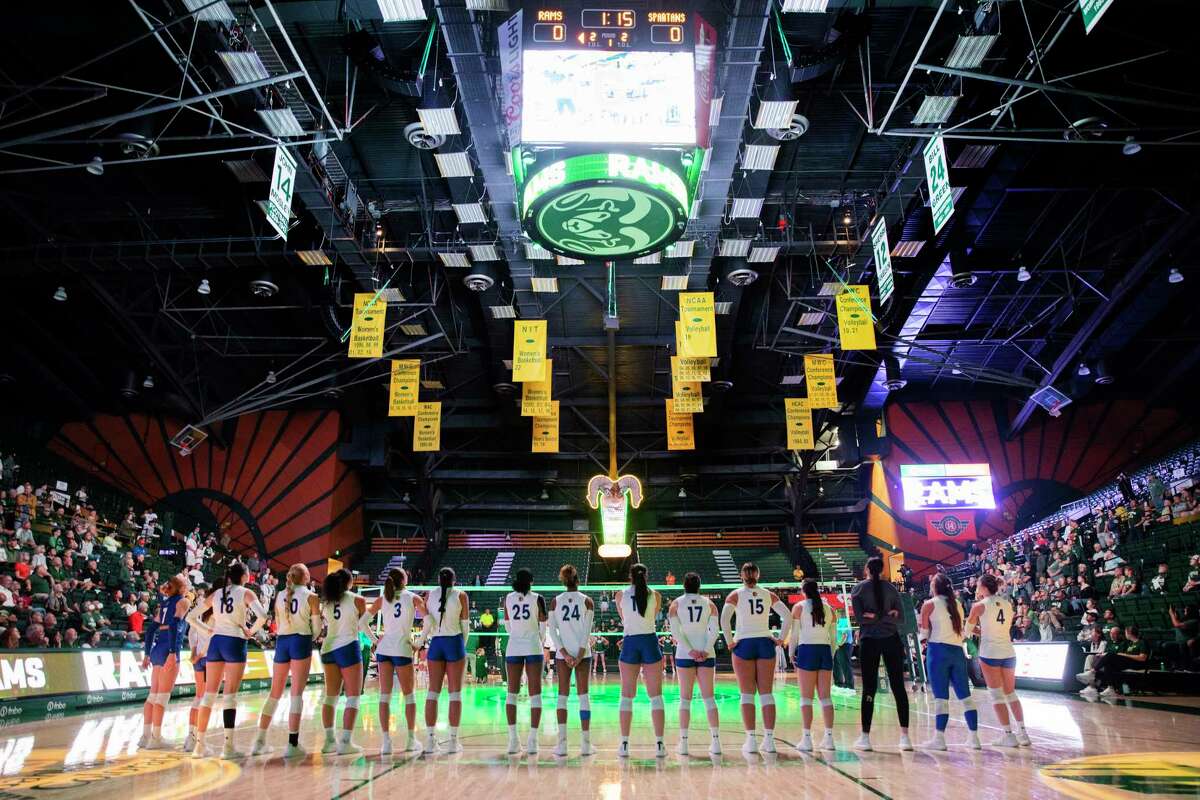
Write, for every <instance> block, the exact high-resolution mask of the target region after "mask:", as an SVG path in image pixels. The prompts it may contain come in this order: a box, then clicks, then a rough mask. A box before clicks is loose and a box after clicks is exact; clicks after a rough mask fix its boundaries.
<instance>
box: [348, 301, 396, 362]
mask: <svg viewBox="0 0 1200 800" xmlns="http://www.w3.org/2000/svg"><path fill="white" fill-rule="evenodd" d="M386 323H387V303H386V302H385V301H384V300H383V299H380V298H377V296H376V294H375V293H374V292H362V293H360V294H356V295H354V318H353V319H352V320H351V321H350V348H349V350H347V351H346V355H347V356H348V357H349V358H382V357H383V329H384V326H385V324H386Z"/></svg>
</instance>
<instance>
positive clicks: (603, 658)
mask: <svg viewBox="0 0 1200 800" xmlns="http://www.w3.org/2000/svg"><path fill="white" fill-rule="evenodd" d="M607 652H608V639H606V638H604V637H603V636H601V635H600V634H596V635H595V636H594V637H593V638H592V674H593V675H595V674H596V671H597V670H599V671H600V674H601V675H607V674H608V658H607V655H606V654H607Z"/></svg>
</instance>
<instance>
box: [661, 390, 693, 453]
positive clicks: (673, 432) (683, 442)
mask: <svg viewBox="0 0 1200 800" xmlns="http://www.w3.org/2000/svg"><path fill="white" fill-rule="evenodd" d="M666 406H667V449H668V450H695V449H696V434H695V429H694V428H693V427H692V415H691V414H683V413H680V412H677V411H675V401H673V400H672V399H671V398H669V397H668V398H667V399H666Z"/></svg>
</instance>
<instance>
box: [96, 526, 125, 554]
mask: <svg viewBox="0 0 1200 800" xmlns="http://www.w3.org/2000/svg"><path fill="white" fill-rule="evenodd" d="M100 544H101V545H103V547H104V549H105V550H107V551H108V552H110V553H115V552H117V550H119V549H120V547H121V543H120V542H118V541H117V537H116V536H114V535H113V532H112V530H109V531H108V532H106V533H105V534H104V538H103V539H101V540H100Z"/></svg>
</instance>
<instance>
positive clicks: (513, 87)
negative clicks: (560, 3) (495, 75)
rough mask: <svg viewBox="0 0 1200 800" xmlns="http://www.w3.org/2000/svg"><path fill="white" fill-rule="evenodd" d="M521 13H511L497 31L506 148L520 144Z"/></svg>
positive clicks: (521, 98) (522, 70)
mask: <svg viewBox="0 0 1200 800" xmlns="http://www.w3.org/2000/svg"><path fill="white" fill-rule="evenodd" d="M521 23H522V16H521V11H520V10H518V11H517V13H515V14H513V15H512V16H511V17H509V18H508V19H507V20H505V21H504V24H503V25H501V26H500V27H499V29H498V30H497V35H496V41H497V42H499V43H500V114H501V115H502V116H503V117H504V126H505V129H506V130H507V131H508V146H509V148H510V149H511V148H513V147H516V146H517V145H519V144H520V143H521V109H522V107H523V106H524V99H523V96H522V88H521V87H522V85H523V83H524V80H525V78H524V64H523V63H522V61H521V36H522V34H521Z"/></svg>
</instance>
